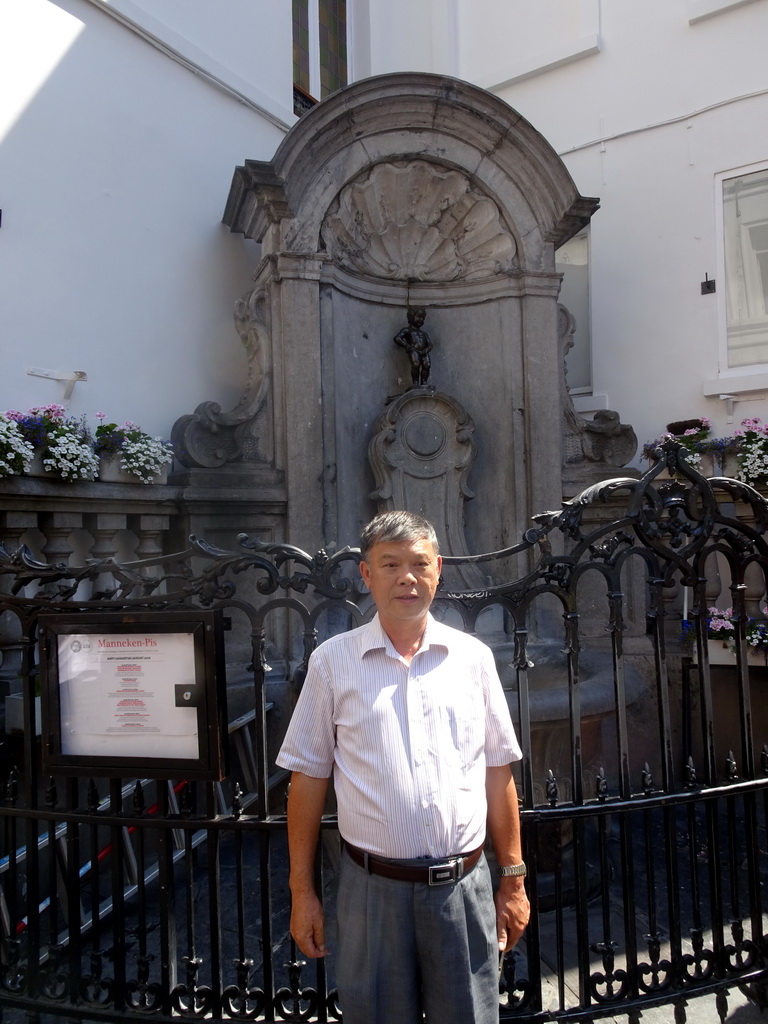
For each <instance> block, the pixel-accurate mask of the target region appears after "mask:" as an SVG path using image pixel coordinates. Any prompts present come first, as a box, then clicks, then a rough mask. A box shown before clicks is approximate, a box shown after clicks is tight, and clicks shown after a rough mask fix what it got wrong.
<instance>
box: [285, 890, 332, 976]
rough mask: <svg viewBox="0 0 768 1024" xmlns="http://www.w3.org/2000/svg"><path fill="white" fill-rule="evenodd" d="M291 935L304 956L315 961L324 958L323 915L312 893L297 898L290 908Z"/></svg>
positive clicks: (317, 900)
mask: <svg viewBox="0 0 768 1024" xmlns="http://www.w3.org/2000/svg"><path fill="white" fill-rule="evenodd" d="M291 935H292V936H293V937H294V939H295V940H296V944H297V945H298V947H299V949H300V950H301V952H302V953H303V954H304V956H308V957H309V958H310V959H312V960H316V959H317V958H318V957H320V956H325V955H326V953H327V952H328V950H327V949H326V947H325V915H324V914H323V908H322V906H321V904H320V900H319V899H318V898H317V896H316V894H315V893H314V892H308V893H305V894H302V895H300V896H297V895H296V894H294V896H293V903H292V906H291Z"/></svg>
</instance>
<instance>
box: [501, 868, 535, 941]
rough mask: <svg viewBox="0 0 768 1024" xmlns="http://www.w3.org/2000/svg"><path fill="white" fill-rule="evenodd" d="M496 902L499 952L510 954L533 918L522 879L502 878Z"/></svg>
mask: <svg viewBox="0 0 768 1024" xmlns="http://www.w3.org/2000/svg"><path fill="white" fill-rule="evenodd" d="M495 901H496V934H497V936H498V939H499V952H500V953H508V952H509V950H510V949H512V947H513V946H516V945H517V942H518V940H519V938H520V936H521V935H522V934H523V932H524V931H525V929H526V927H527V925H528V920H529V918H530V916H531V905H530V903H529V902H528V894H527V893H526V891H525V888H524V886H523V880H522V878H502V879H501V881H500V885H499V888H498V890H497V892H496V896H495Z"/></svg>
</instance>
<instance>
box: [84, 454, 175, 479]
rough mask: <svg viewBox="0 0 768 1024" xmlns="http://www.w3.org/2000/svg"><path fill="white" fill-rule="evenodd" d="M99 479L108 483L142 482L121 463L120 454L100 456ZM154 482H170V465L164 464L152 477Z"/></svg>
mask: <svg viewBox="0 0 768 1024" xmlns="http://www.w3.org/2000/svg"><path fill="white" fill-rule="evenodd" d="M99 480H101V481H103V482H104V483H108V484H140V483H142V480H141V479H140V477H138V476H136V474H135V473H129V472H128V470H127V469H123V467H122V466H121V465H120V456H119V455H117V456H115V457H114V458H111V459H109V458H107V457H106V456H104V455H102V456H101V457H100V458H99ZM152 483H153V484H167V483H168V466H163V467H162V468H161V469H160V471H159V472H158V473H157V475H156V476H154V477H153V478H152Z"/></svg>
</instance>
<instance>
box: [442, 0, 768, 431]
mask: <svg viewBox="0 0 768 1024" xmlns="http://www.w3.org/2000/svg"><path fill="white" fill-rule="evenodd" d="M553 4H556V5H557V6H558V7H559V8H561V7H563V6H565V8H566V9H567V10H568V9H569V10H570V13H571V18H570V20H569V19H567V18H564V19H563V20H562V22H560V23H559V24H558V25H552V26H551V27H552V28H554V29H556V32H555V36H554V41H553V47H552V48H551V49H550V51H549V57H551V56H552V53H553V52H555V51H556V50H558V49H559V50H560V52H561V53H563V54H565V52H566V51H567V50H568V47H569V45H570V49H571V51H572V59H571V60H570V61H567V62H566V61H564V62H563V63H562V65H561V66H559V67H554V68H553V67H551V66H550V67H548V68H546V69H544V70H542V71H541V72H540V73H538V74H533V73H532V72H531V69H530V65H531V63H532V62H531V60H530V54H531V53H533V54H536V53H537V52H538V51H539V50H541V52H542V54H543V55H544V56H543V57H542V64H544V63H545V57H546V56H547V51H546V48H545V47H541V46H539V47H537V46H536V43H535V40H534V39H533V38H532V37H531V32H532V31H533V29H535V28H536V26H535V24H534V23H533V16H532V14H531V5H529V4H527V3H526V2H525V0H488V2H487V3H486V4H484V5H483V6H484V8H485V11H484V15H483V17H482V18H478V17H473V13H474V14H476V10H473V11H470V9H469V8H468V7H466V6H462V8H461V12H462V30H461V31H460V33H459V36H460V39H462V41H464V40H466V42H467V45H466V47H464V48H463V49H462V54H461V62H460V66H461V68H462V75H463V77H467V78H469V79H471V80H476V81H477V82H478V84H482V85H485V86H486V87H494V88H495V90H496V91H497V92H498V93H499V95H501V96H502V97H503V98H504V99H505V100H507V102H509V103H510V104H511V105H512V106H513V107H515V108H516V109H517V110H519V111H520V113H522V114H523V115H524V116H525V117H526V118H527V119H528V120H529V121H530V122H531V123H532V124H533V125H534V127H536V128H537V129H538V130H539V131H540V132H541V133H542V134H543V135H544V136H545V137H546V138H547V139H548V141H550V142H551V143H552V144H553V146H554V147H555V148H556V149H557V150H558V151H559V152H560V154H561V155H562V157H563V159H564V161H565V163H566V165H567V166H568V168H569V170H570V172H571V174H572V175H573V178H574V180H575V182H576V185H577V187H578V188H579V190H580V191H581V193H582V194H584V195H592V196H598V197H600V200H601V210H600V211H599V212H598V213H597V214H596V215H595V217H594V218H593V221H592V232H591V288H592V336H593V372H594V391H595V393H596V394H601V395H604V396H605V400H606V402H607V404H608V406H609V407H611V408H615V409H618V410H619V412H620V413H621V416H622V419H623V420H624V421H625V422H629V423H632V425H633V426H634V427H635V429H636V431H637V433H638V437H639V439H640V441H641V443H642V442H643V441H646V440H649V439H651V438H652V437H654V436H658V435H659V433H661V432H662V431H663V430H664V428H665V425H666V423H668V422H669V421H671V420H676V419H683V418H687V417H695V416H699V415H706V416H709V417H710V419H712V421H713V424H714V429H713V432H714V433H716V434H720V435H722V434H729V433H732V432H733V429H734V427H737V426H738V425H739V423H740V421H741V419H742V418H743V417H745V416H755V415H757V416H762V418H763V419H764V420H765V419H768V401H766V394H765V392H759V391H751V392H743V393H741V394H740V397H741V398H742V399H743V401H741V402H739V403H738V404H737V405H736V413H735V417H734V422H733V423H728V422H727V421H726V407H725V404H724V403H723V402H721V401H720V400H719V399H718V398H717V397H716V396H715V397H705V396H704V394H703V382H704V381H706V380H709V381H711V380H713V379H716V378H717V376H718V365H719V363H718V359H719V349H720V340H721V339H720V336H719V325H718V304H719V303H720V302H721V301H722V300H723V299H724V295H725V288H724V281H723V280H722V279H721V280H719V281H718V292H717V294H716V295H707V296H702V295H701V288H700V283H701V282H702V281H703V280H704V278H705V275H708V276H709V277H710V278H712V277H715V278H718V277H719V276H720V274H721V270H720V268H719V267H718V250H717V243H716V226H717V215H718V204H717V203H716V195H715V175H716V174H717V173H718V172H721V171H723V170H726V169H729V168H738V167H740V166H743V165H748V164H752V163H755V162H760V161H768V135H766V132H765V126H766V124H768V95H766V90H768V76H766V72H765V59H764V53H765V40H766V39H768V2H766V0H756V2H752V3H747V4H743V5H735V4H730V3H727V2H723V3H722V4H718V3H717V2H714V0H706V3H700V2H697V0H689V2H684V0H676V2H670V0H647V2H646V3H644V4H617V3H610V2H605V0H603V2H601V3H600V4H599V7H600V10H599V12H598V13H599V20H598V24H599V33H598V45H597V48H596V50H593V51H592V52H591V53H590V52H587V49H586V43H588V42H589V39H590V34H589V32H588V31H586V30H587V29H588V28H589V24H590V21H592V22H593V23H595V21H596V19H595V17H594V15H595V8H596V6H597V0H594V2H592V3H590V2H588V0H584V2H581V3H579V2H576V0H571V2H570V3H568V4H565V5H561V4H559V3H558V0H542V3H541V4H538V5H536V8H537V12H538V14H537V16H538V17H539V20H540V21H541V23H542V25H541V26H539V27H542V26H543V25H544V22H545V20H546V15H547V7H548V6H550V7H551V6H552V5H553ZM718 8H720V9H719V11H718ZM577 11H578V14H579V16H580V18H581V22H580V23H579V21H578V18H577V17H576V13H577ZM702 13H708V14H711V15H712V16H711V17H707V18H705V19H703V20H693V19H695V17H696V16H697V15H700V14H702ZM483 31H484V32H485V38H484V39H483V38H482V35H483ZM569 33H570V35H569ZM579 36H581V38H582V41H583V42H584V44H585V45H584V52H582V53H579V48H578V38H579ZM569 39H570V43H569ZM481 43H482V44H484V45H481ZM554 43H556V45H554ZM505 44H508V48H509V58H508V67H509V68H510V69H518V70H520V71H521V73H523V72H524V71H525V61H526V59H527V60H528V73H527V74H526V75H525V77H522V78H520V79H519V80H512V81H511V82H509V83H508V84H504V83H505V82H506V81H507V79H508V75H507V72H505V70H504V66H502V65H498V64H497V63H495V61H497V59H498V55H499V53H500V51H501V50H502V49H503V48H504V46H505ZM484 46H485V47H486V49H484ZM491 72H492V73H491ZM494 77H495V78H496V81H495V82H494V81H493V79H494ZM752 93H757V94H760V95H756V96H754V97H752V98H749V99H740V97H743V96H747V95H749V94H752ZM710 108H711V109H710ZM665 122H672V123H669V124H666V123H665ZM590 143H593V144H590ZM732 383H733V382H732V381H731V380H725V381H723V387H722V390H723V391H724V392H728V391H731V390H733V388H732V387H731V384H732Z"/></svg>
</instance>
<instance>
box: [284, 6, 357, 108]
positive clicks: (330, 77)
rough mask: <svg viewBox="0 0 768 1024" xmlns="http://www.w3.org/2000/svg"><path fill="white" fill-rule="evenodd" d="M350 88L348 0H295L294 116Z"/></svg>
mask: <svg viewBox="0 0 768 1024" xmlns="http://www.w3.org/2000/svg"><path fill="white" fill-rule="evenodd" d="M346 84H347V3H346V0H293V87H294V88H293V96H294V102H293V109H294V113H295V114H298V115H301V114H303V113H305V111H307V110H309V108H310V107H311V106H313V105H314V104H315V103H316V102H317V100H318V99H323V97H325V96H328V95H329V94H330V93H332V92H335V91H336V90H337V89H340V88H341V87H342V86H344V85H346Z"/></svg>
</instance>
